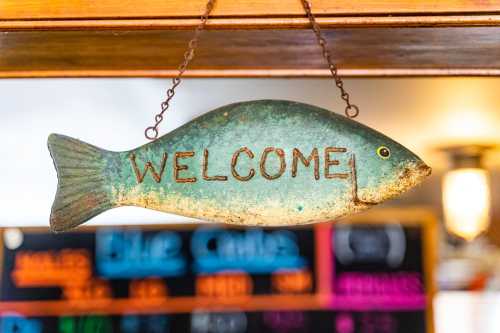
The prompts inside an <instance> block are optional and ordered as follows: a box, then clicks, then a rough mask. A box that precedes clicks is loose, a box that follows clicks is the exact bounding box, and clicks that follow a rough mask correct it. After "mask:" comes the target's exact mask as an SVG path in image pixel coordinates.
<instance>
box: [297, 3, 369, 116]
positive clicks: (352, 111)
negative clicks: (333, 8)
mask: <svg viewBox="0 0 500 333" xmlns="http://www.w3.org/2000/svg"><path fill="white" fill-rule="evenodd" d="M301 1H302V6H303V7H304V10H305V11H306V14H307V17H308V18H309V22H310V23H311V26H312V29H313V31H314V34H315V35H316V39H317V40H318V44H319V46H320V47H321V51H322V53H323V58H325V60H326V62H327V63H328V69H330V72H332V75H333V79H334V80H335V85H336V86H337V88H339V90H340V97H341V98H342V99H343V100H344V101H345V103H346V104H347V106H346V108H345V115H346V116H347V117H348V118H356V116H357V115H358V114H359V108H358V107H357V106H356V105H354V104H351V102H350V100H349V94H348V93H347V92H346V91H345V88H344V82H342V79H341V78H340V76H339V75H338V69H337V66H336V65H335V63H334V62H333V61H332V57H331V55H330V52H329V51H328V49H327V45H326V40H325V38H323V36H322V35H321V28H320V27H319V24H318V22H316V18H315V17H314V15H313V13H312V10H311V4H310V3H309V1H307V0H301Z"/></svg>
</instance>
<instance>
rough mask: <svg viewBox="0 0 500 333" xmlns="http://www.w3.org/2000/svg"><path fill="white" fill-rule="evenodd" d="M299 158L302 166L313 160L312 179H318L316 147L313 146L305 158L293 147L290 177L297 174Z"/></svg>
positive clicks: (307, 165)
mask: <svg viewBox="0 0 500 333" xmlns="http://www.w3.org/2000/svg"><path fill="white" fill-rule="evenodd" d="M299 159H300V161H301V162H302V164H304V166H306V167H309V165H310V164H311V161H312V160H314V179H316V180H319V154H318V148H314V149H313V150H312V152H311V155H309V157H308V158H307V159H306V158H305V157H304V155H303V154H302V152H301V151H300V150H299V149H297V148H293V160H292V177H296V176H297V165H298V163H299Z"/></svg>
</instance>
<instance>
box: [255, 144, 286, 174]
mask: <svg viewBox="0 0 500 333" xmlns="http://www.w3.org/2000/svg"><path fill="white" fill-rule="evenodd" d="M271 152H275V153H276V155H278V158H279V159H280V169H279V171H278V173H276V174H275V175H270V174H268V173H267V171H266V160H267V155H269V153H271ZM285 169H286V161H285V152H284V151H283V149H281V148H274V147H267V148H266V149H264V152H263V153H262V156H261V158H260V173H261V174H262V177H264V178H266V179H268V180H273V179H277V178H279V177H281V175H282V174H283V173H284V172H285Z"/></svg>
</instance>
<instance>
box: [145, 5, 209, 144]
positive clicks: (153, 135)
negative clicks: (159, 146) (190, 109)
mask: <svg viewBox="0 0 500 333" xmlns="http://www.w3.org/2000/svg"><path fill="white" fill-rule="evenodd" d="M214 4H215V0H208V2H207V5H206V8H205V13H203V15H202V16H201V21H200V24H198V26H197V27H196V29H195V31H194V35H193V38H192V39H191V40H190V41H189V43H188V49H187V51H186V52H184V60H183V61H182V63H181V64H180V65H179V67H178V70H179V73H178V74H177V76H176V77H174V78H173V79H172V86H171V87H170V88H169V89H168V90H167V98H166V99H165V100H164V101H163V102H161V104H160V107H161V111H160V112H159V113H158V114H157V115H156V116H155V124H154V125H153V126H149V127H147V128H146V129H145V130H144V136H145V137H146V139H148V140H156V139H157V138H158V127H159V126H160V123H161V122H162V121H163V115H164V114H165V112H167V110H168V107H169V106H170V101H171V100H172V98H173V97H174V95H175V88H177V86H178V85H179V84H181V77H182V74H184V72H185V71H186V69H187V67H188V65H189V63H190V62H191V60H193V58H194V51H195V49H196V47H197V46H198V38H199V36H200V33H201V31H202V30H203V29H204V28H205V25H206V24H207V21H208V16H209V15H210V13H211V12H212V9H213V8H214Z"/></svg>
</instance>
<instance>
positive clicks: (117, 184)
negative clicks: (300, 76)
mask: <svg viewBox="0 0 500 333" xmlns="http://www.w3.org/2000/svg"><path fill="white" fill-rule="evenodd" d="M48 141H49V142H48V145H49V149H50V151H51V155H52V157H53V159H54V164H55V167H56V169H57V171H58V178H59V189H58V193H57V195H56V199H55V202H54V206H53V210H52V215H51V226H52V228H53V230H56V231H61V230H66V229H68V228H70V227H73V226H76V225H78V224H81V223H83V222H85V221H86V220H88V219H89V218H91V217H93V216H95V215H97V214H99V213H100V212H102V211H105V210H107V209H109V208H112V207H118V206H124V205H134V206H141V207H146V208H150V209H156V210H161V211H165V212H170V213H175V214H179V215H184V216H190V217H196V218H200V219H206V220H211V221H217V222H225V223H235V224H243V225H277V226H279V225H296V224H303V223H312V222H318V221H324V220H331V219H336V218H338V217H340V216H343V215H346V214H351V213H354V212H357V211H360V210H363V209H366V208H368V207H370V206H372V205H373V204H376V203H380V202H383V201H385V200H387V199H390V198H392V197H394V196H396V195H398V194H399V193H401V192H404V191H406V190H407V189H409V188H411V187H413V186H415V185H417V184H418V183H420V182H421V181H422V180H423V179H424V178H425V177H426V176H427V175H429V173H430V168H428V167H427V166H426V165H425V164H424V163H423V162H422V161H421V160H420V159H419V158H418V157H417V156H416V155H415V154H413V153H412V152H410V151H409V150H408V149H406V148H405V147H403V146H402V145H400V144H398V143H397V142H395V141H393V140H391V139H390V138H388V137H386V136H385V135H383V134H381V133H379V132H377V131H375V130H373V129H370V128H368V127H366V126H364V125H362V124H360V123H358V122H355V121H353V120H351V119H348V118H346V117H344V116H341V115H338V114H335V113H332V112H330V111H328V110H325V109H321V108H318V107H315V106H311V105H306V104H302V103H296V102H290V101H276V100H263V101H251V102H243V103H237V104H231V105H228V106H225V107H221V108H219V109H216V110H214V111H211V112H209V113H207V114H205V115H203V116H201V117H199V118H197V119H194V120H193V121H191V122H189V123H187V124H185V125H184V126H182V127H180V128H178V129H176V130H174V131H172V132H171V133H168V134H166V135H164V136H162V137H161V138H159V139H158V140H156V141H154V142H152V143H148V144H146V145H143V146H141V147H139V148H136V149H133V150H131V151H126V152H109V151H104V150H101V149H99V148H97V147H94V146H90V145H87V144H85V143H83V142H80V141H78V140H75V139H71V138H69V137H65V136H61V135H55V134H53V135H51V136H50V137H49V140H48ZM242 147H247V148H248V149H250V150H251V151H252V152H253V154H254V157H253V159H251V158H249V157H248V156H247V155H246V154H244V153H243V154H241V155H239V159H238V163H237V165H236V167H235V169H236V171H237V172H238V173H239V174H241V175H247V174H248V173H249V170H251V169H253V170H254V172H255V174H254V176H253V177H252V178H251V179H250V180H248V181H241V180H238V179H236V178H235V177H234V176H233V175H232V171H231V161H232V157H233V154H234V153H235V152H236V151H238V150H239V149H241V148H242ZM268 147H274V148H280V149H282V150H283V151H284V160H285V162H286V167H285V171H284V173H283V174H282V175H281V176H280V177H278V178H277V179H273V180H269V179H266V178H265V177H264V176H263V175H262V173H261V170H260V167H259V165H260V159H261V156H262V153H263V151H264V150H265V149H266V148H268ZM327 147H333V148H335V149H337V150H339V149H338V148H343V149H344V150H345V152H333V153H330V154H329V156H330V159H331V160H337V161H338V165H331V166H330V168H329V172H330V173H338V174H343V176H342V177H344V178H333V179H329V178H326V177H325V170H324V169H325V156H324V152H325V149H326V148H327ZM381 147H384V148H387V150H389V151H390V156H389V157H388V158H387V157H386V156H381V154H380V149H381ZM294 148H296V149H299V150H300V152H302V154H303V155H304V156H305V157H306V158H307V157H308V156H309V155H310V154H311V152H312V151H313V149H314V148H316V149H317V150H318V153H319V154H318V155H319V179H315V176H314V161H311V164H310V165H309V166H308V167H306V166H305V165H304V164H303V163H302V162H300V160H299V161H298V163H297V174H296V177H292V164H293V150H294ZM205 149H206V150H208V152H209V155H208V162H207V170H208V175H209V176H215V175H219V176H225V177H227V180H225V181H213V180H212V181H209V180H205V179H204V178H203V174H202V172H203V161H204V150H205ZM343 149H340V150H343ZM176 152H193V153H194V156H193V157H186V158H180V159H179V160H178V164H179V165H186V166H187V168H188V169H186V170H181V171H179V177H178V178H189V177H196V181H195V182H190V183H181V182H177V181H176V180H175V177H174V155H175V153H176ZM164 153H167V159H166V163H165V168H164V170H163V174H162V175H161V181H160V182H157V181H156V180H155V178H154V177H153V176H152V174H151V172H150V171H151V170H149V171H148V172H147V174H146V175H145V176H144V180H143V181H142V182H139V181H138V178H137V175H136V173H135V171H134V168H133V163H132V160H131V156H132V154H133V155H135V162H136V165H137V167H138V169H139V170H140V172H141V173H142V172H143V171H144V168H145V165H146V163H147V162H151V163H152V165H153V166H154V168H155V170H156V171H157V173H159V172H160V171H161V165H162V160H163V154H164ZM353 159H354V160H355V166H354V167H353V165H352V160H353ZM280 166H281V160H280V159H279V157H278V155H277V154H276V153H275V152H274V151H273V152H271V153H269V155H268V158H267V159H266V162H265V168H266V170H267V172H268V173H269V174H271V175H277V174H279V171H280ZM353 171H355V175H354V174H353ZM355 185H357V191H354V192H353V186H355ZM356 199H357V200H356Z"/></svg>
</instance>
